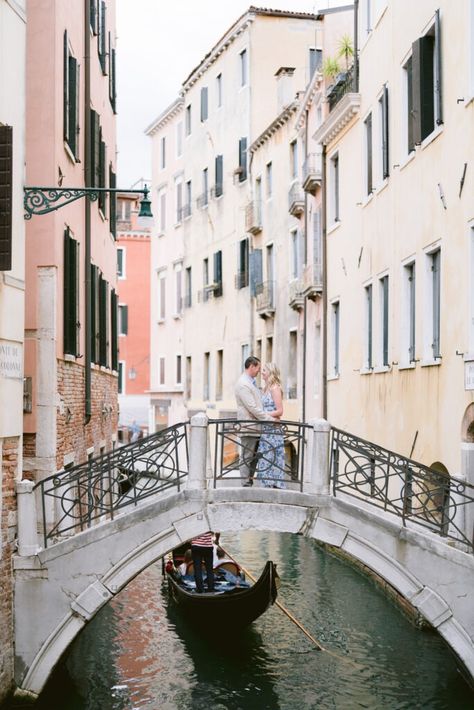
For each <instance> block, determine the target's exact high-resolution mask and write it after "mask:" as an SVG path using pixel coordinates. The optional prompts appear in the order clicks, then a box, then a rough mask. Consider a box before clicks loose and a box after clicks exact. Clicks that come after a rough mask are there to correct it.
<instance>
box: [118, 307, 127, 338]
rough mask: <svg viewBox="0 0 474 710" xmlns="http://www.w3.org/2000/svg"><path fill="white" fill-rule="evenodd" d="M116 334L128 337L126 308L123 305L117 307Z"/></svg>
mask: <svg viewBox="0 0 474 710" xmlns="http://www.w3.org/2000/svg"><path fill="white" fill-rule="evenodd" d="M118 334H119V335H128V306H126V305H125V304H123V303H119V307H118Z"/></svg>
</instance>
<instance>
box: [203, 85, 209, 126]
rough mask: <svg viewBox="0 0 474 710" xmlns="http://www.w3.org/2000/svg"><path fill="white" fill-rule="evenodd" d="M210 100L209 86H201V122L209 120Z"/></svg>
mask: <svg viewBox="0 0 474 710" xmlns="http://www.w3.org/2000/svg"><path fill="white" fill-rule="evenodd" d="M208 115H209V114H208V100H207V86H203V87H202V88H201V122H202V123H203V122H204V121H207V119H208Z"/></svg>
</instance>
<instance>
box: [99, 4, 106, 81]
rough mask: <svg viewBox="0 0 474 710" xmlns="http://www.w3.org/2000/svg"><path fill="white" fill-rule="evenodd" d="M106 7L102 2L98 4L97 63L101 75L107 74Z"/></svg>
mask: <svg viewBox="0 0 474 710" xmlns="http://www.w3.org/2000/svg"><path fill="white" fill-rule="evenodd" d="M106 14H107V7H106V4H105V2H104V0H102V2H101V3H100V35H99V61H100V66H101V67H102V74H107V39H106V38H107V31H106V30H107V26H106Z"/></svg>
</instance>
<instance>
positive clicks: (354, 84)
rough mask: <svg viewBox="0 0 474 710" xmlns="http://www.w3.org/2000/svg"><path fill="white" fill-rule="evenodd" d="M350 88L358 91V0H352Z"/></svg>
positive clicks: (355, 91)
mask: <svg viewBox="0 0 474 710" xmlns="http://www.w3.org/2000/svg"><path fill="white" fill-rule="evenodd" d="M352 89H353V91H354V93H355V94H357V93H358V92H359V0H354V72H353V75H352Z"/></svg>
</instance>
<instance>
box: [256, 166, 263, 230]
mask: <svg viewBox="0 0 474 710" xmlns="http://www.w3.org/2000/svg"><path fill="white" fill-rule="evenodd" d="M255 210H256V212H255V216H256V220H257V224H258V225H259V226H261V224H262V178H261V177H258V178H257V179H256V180H255Z"/></svg>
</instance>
